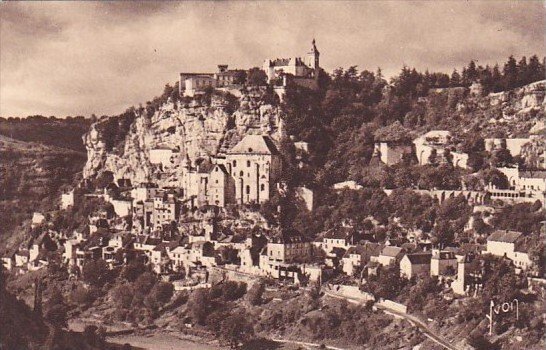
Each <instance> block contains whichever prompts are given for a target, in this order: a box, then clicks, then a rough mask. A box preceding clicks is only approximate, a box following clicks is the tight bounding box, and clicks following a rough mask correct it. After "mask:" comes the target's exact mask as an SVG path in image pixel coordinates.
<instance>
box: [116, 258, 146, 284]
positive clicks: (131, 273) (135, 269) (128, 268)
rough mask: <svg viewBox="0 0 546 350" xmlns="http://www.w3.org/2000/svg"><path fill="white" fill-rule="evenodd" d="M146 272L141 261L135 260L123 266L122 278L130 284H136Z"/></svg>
mask: <svg viewBox="0 0 546 350" xmlns="http://www.w3.org/2000/svg"><path fill="white" fill-rule="evenodd" d="M145 270H146V267H145V265H144V263H143V262H142V261H141V260H140V259H135V260H132V261H131V262H129V263H128V264H126V265H124V266H123V270H121V277H122V278H124V279H126V280H127V281H129V282H134V281H135V280H136V279H137V278H138V277H139V276H140V275H141V274H142V273H143V272H144V271H145Z"/></svg>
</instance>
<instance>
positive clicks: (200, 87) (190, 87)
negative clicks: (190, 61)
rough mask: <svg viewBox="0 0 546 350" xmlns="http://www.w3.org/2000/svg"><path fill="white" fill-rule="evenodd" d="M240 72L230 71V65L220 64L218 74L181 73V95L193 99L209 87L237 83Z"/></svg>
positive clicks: (179, 86)
mask: <svg viewBox="0 0 546 350" xmlns="http://www.w3.org/2000/svg"><path fill="white" fill-rule="evenodd" d="M237 74H238V70H234V69H228V65H225V64H219V65H218V71H217V72H216V73H180V80H179V85H178V88H179V93H180V95H184V96H189V97H193V96H195V95H198V94H200V93H202V92H203V91H204V90H205V89H206V88H207V87H212V88H220V87H226V86H230V85H233V84H234V83H235V79H236V76H237Z"/></svg>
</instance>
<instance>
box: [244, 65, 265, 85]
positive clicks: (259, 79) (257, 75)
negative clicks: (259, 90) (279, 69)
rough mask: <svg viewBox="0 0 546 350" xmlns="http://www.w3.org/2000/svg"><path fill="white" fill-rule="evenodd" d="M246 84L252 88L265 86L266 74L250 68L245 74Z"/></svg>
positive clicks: (258, 69)
mask: <svg viewBox="0 0 546 350" xmlns="http://www.w3.org/2000/svg"><path fill="white" fill-rule="evenodd" d="M247 83H248V85H252V86H263V85H266V84H267V74H265V72H264V71H263V70H262V69H260V68H258V67H254V68H250V69H249V70H248V74H247Z"/></svg>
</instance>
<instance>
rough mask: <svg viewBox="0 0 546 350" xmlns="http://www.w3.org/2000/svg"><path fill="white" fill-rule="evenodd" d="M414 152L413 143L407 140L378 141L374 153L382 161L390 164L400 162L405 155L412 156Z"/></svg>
mask: <svg viewBox="0 0 546 350" xmlns="http://www.w3.org/2000/svg"><path fill="white" fill-rule="evenodd" d="M412 153H413V147H412V145H411V143H405V142H388V141H381V142H376V143H375V147H374V155H376V156H378V157H379V159H380V160H381V162H383V163H384V164H386V165H388V166H392V165H396V164H398V163H400V162H401V161H402V160H403V159H404V157H406V156H410V155H411V154H412Z"/></svg>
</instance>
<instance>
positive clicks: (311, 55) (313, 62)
mask: <svg viewBox="0 0 546 350" xmlns="http://www.w3.org/2000/svg"><path fill="white" fill-rule="evenodd" d="M312 45H313V46H312V47H311V51H309V52H308V53H307V60H306V61H307V62H306V64H307V66H308V67H310V68H313V69H314V70H315V76H318V69H319V67H320V65H319V58H320V52H319V51H318V49H317V45H316V44H315V39H313V42H312Z"/></svg>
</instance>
